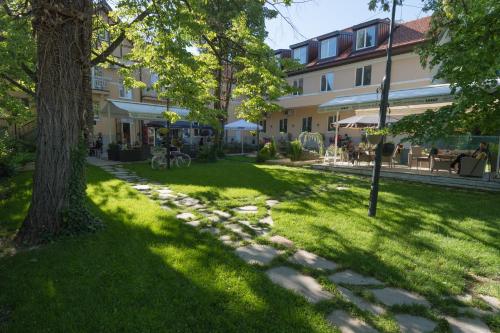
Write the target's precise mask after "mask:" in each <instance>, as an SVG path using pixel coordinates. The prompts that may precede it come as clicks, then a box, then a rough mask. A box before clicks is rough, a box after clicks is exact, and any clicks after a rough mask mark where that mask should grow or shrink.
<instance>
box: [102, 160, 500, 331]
mask: <svg viewBox="0 0 500 333" xmlns="http://www.w3.org/2000/svg"><path fill="white" fill-rule="evenodd" d="M101 168H102V169H103V170H105V171H107V172H109V173H111V174H113V175H114V176H115V177H116V178H119V179H121V180H123V181H125V182H127V183H129V184H130V185H131V186H132V188H134V189H135V190H137V191H139V192H141V193H142V194H144V195H146V196H148V197H149V198H150V199H151V200H156V199H159V200H161V201H156V202H158V203H159V204H160V207H161V208H162V209H164V210H167V211H173V210H175V211H176V212H177V215H176V218H177V219H179V220H181V221H183V222H184V223H185V224H186V225H189V226H191V227H193V228H196V229H197V230H198V231H199V232H201V233H208V234H211V235H212V236H214V237H217V238H218V239H219V240H220V241H221V242H222V243H223V244H225V245H227V246H230V247H232V248H234V249H235V250H234V252H235V254H236V255H237V256H238V257H240V258H241V259H242V260H244V261H245V262H247V263H249V264H257V265H261V266H267V265H270V264H271V263H272V262H273V260H274V259H275V258H277V257H279V256H282V255H283V254H284V253H285V251H280V250H277V249H276V248H274V247H272V246H269V245H260V244H256V243H255V240H254V238H255V237H258V236H265V235H266V234H267V233H269V232H270V228H272V226H273V224H274V221H273V218H272V217H271V208H272V207H274V206H276V205H278V204H280V201H278V200H274V199H268V200H266V201H265V206H266V207H267V215H266V216H265V217H264V218H261V219H260V220H259V225H255V224H252V223H250V222H249V221H235V218H233V216H232V214H231V213H229V212H225V211H222V210H217V209H214V208H215V207H210V206H211V203H210V202H201V201H200V200H198V199H195V198H191V197H189V196H188V195H187V194H184V193H177V192H174V191H172V190H171V189H169V188H168V187H165V186H164V185H162V184H160V183H156V182H150V181H148V180H147V179H144V178H142V177H138V176H137V175H136V174H135V173H134V172H132V171H129V170H126V169H124V168H122V167H120V166H117V165H113V166H101ZM330 187H331V189H337V190H339V191H344V190H349V187H347V186H341V185H332V186H330ZM319 189H320V190H321V188H319ZM325 190H330V189H327V188H325ZM302 192H304V191H302ZM304 193H305V194H300V193H299V194H297V193H292V192H290V191H287V192H286V193H285V194H286V196H283V197H281V198H279V199H280V200H290V199H293V197H301V196H303V195H312V194H313V193H312V192H310V191H307V192H304ZM170 206H177V207H178V208H171V207H170ZM258 210H259V208H258V207H257V206H255V205H248V206H241V207H237V208H235V209H233V210H232V212H234V213H238V214H256V213H257V212H258ZM197 216H203V221H204V223H202V221H200V220H199V219H198V217H197ZM207 221H208V224H207ZM224 222H225V223H224ZM216 224H218V225H219V226H222V227H224V228H225V230H227V231H229V232H231V233H232V234H233V235H229V234H222V233H223V230H221V229H219V228H217V227H215V225H216ZM245 229H248V230H249V231H247V230H245ZM242 240H243V241H244V242H243V241H242ZM268 241H269V242H270V243H271V244H274V245H278V246H281V247H285V248H287V249H292V248H294V246H295V245H294V243H293V241H291V240H289V239H287V238H285V237H283V236H279V235H274V236H272V237H269V238H268ZM242 244H245V245H244V246H243V245H242ZM287 260H288V261H289V262H291V263H293V264H296V265H300V266H303V267H306V268H309V269H314V270H317V271H318V273H320V274H326V272H328V271H329V270H335V269H337V268H338V267H337V265H336V264H335V263H334V262H332V261H329V260H327V259H325V258H322V257H320V256H318V255H316V254H314V253H311V252H307V251H305V250H300V249H299V250H297V251H295V253H294V254H293V255H292V256H290V257H289V258H287ZM265 274H266V275H267V276H268V277H269V279H270V280H271V281H272V282H274V283H275V284H277V285H280V286H282V287H283V288H285V289H288V290H291V291H293V292H295V293H297V294H299V295H301V296H303V297H304V298H305V299H307V300H308V301H309V302H311V303H317V302H320V301H326V300H330V299H332V298H334V295H333V294H332V293H330V292H328V291H327V290H325V289H324V288H323V287H322V285H321V284H320V283H319V282H318V281H317V280H316V279H314V278H313V277H311V276H308V275H306V274H303V273H301V272H299V271H297V270H295V269H293V268H291V267H288V266H277V267H272V266H271V267H270V268H268V269H267V270H266V272H265ZM325 277H326V276H325ZM328 280H329V281H330V282H332V283H333V284H334V285H335V287H336V289H337V291H338V293H339V294H340V297H342V298H343V299H344V300H346V301H347V302H350V303H352V304H354V305H355V306H356V307H357V308H359V309H360V310H363V311H366V312H368V313H370V314H371V315H375V316H382V315H390V314H388V313H387V311H386V309H385V308H384V307H383V306H381V305H379V304H373V303H372V302H370V301H369V300H367V299H365V298H364V297H361V296H358V295H356V294H355V293H354V292H353V291H351V290H350V289H348V288H344V287H342V286H341V285H347V286H356V288H371V287H373V286H383V285H384V284H383V282H381V281H379V280H377V279H375V278H373V277H370V276H364V275H361V274H359V273H356V272H354V271H351V270H344V271H341V272H337V273H334V274H331V275H329V276H328ZM350 288H351V287H350ZM364 290H366V291H369V292H371V293H372V294H373V296H374V297H375V299H376V300H377V301H378V302H380V303H382V304H384V305H385V306H388V307H391V306H394V305H410V306H411V305H420V306H424V307H430V306H431V305H430V303H429V302H428V301H427V300H426V299H425V298H424V297H422V296H420V295H417V294H414V293H412V292H410V291H406V290H403V289H396V288H388V287H386V288H382V289H373V288H372V289H364ZM478 297H479V298H480V299H481V300H483V301H484V302H486V303H487V304H488V305H489V306H490V307H491V309H492V311H486V310H481V309H478V308H475V307H471V306H470V307H457V311H458V312H459V313H467V314H472V315H474V316H477V317H481V316H486V315H491V314H493V313H495V312H499V311H500V301H499V300H498V299H496V298H494V297H491V296H486V295H479V296H478ZM451 298H453V299H455V300H458V301H460V302H462V303H465V304H467V303H470V302H472V300H473V297H472V296H471V295H465V296H452V297H451ZM391 316H393V317H394V319H395V320H396V322H397V323H398V325H399V327H400V330H401V332H402V333H407V332H409V333H413V332H419V333H425V332H431V331H433V330H434V329H435V328H436V327H437V323H436V322H434V321H432V320H430V319H428V318H424V317H419V316H414V315H409V314H404V313H400V314H396V315H391ZM444 318H445V319H446V320H447V321H448V323H449V326H450V329H451V331H452V332H453V333H491V331H490V329H489V328H488V326H487V325H486V324H485V323H484V322H483V321H482V320H480V319H479V318H475V319H474V318H470V317H449V316H448V317H444ZM326 319H327V321H328V322H329V323H330V324H331V325H334V326H336V327H338V328H339V329H340V331H341V332H342V333H373V332H377V331H376V330H375V329H374V328H373V327H371V326H370V325H368V324H367V323H365V322H364V321H363V320H360V319H359V318H356V317H353V316H352V315H351V314H349V313H347V312H346V311H344V310H335V311H333V312H331V313H330V314H329V315H328V316H327V318H326Z"/></svg>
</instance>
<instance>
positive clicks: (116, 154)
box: [108, 142, 120, 161]
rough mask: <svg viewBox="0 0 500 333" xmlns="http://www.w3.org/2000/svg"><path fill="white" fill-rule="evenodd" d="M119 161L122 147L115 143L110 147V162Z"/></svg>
mask: <svg viewBox="0 0 500 333" xmlns="http://www.w3.org/2000/svg"><path fill="white" fill-rule="evenodd" d="M119 159H120V146H119V145H118V144H117V143H115V142H111V143H110V144H109V145H108V160H112V161H118V160H119Z"/></svg>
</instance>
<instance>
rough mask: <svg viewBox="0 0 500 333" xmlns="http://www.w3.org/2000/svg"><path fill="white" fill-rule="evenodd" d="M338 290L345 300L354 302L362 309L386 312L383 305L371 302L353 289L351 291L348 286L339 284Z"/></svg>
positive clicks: (375, 312) (374, 312)
mask: <svg viewBox="0 0 500 333" xmlns="http://www.w3.org/2000/svg"><path fill="white" fill-rule="evenodd" d="M337 290H338V291H339V293H340V295H341V296H342V297H343V298H344V299H345V300H347V301H348V302H351V303H353V304H354V305H356V306H357V307H358V308H360V309H361V310H364V311H368V312H370V313H372V314H374V315H383V314H385V313H386V311H385V309H384V308H383V307H381V306H380V305H377V304H373V303H370V302H368V301H367V300H365V299H363V298H361V297H359V296H356V295H355V294H354V293H353V292H352V291H350V290H349V289H347V288H344V287H339V286H338V287H337Z"/></svg>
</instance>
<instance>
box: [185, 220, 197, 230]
mask: <svg viewBox="0 0 500 333" xmlns="http://www.w3.org/2000/svg"><path fill="white" fill-rule="evenodd" d="M186 224H187V225H189V226H191V227H194V228H196V227H198V226H199V225H200V221H188V222H186Z"/></svg>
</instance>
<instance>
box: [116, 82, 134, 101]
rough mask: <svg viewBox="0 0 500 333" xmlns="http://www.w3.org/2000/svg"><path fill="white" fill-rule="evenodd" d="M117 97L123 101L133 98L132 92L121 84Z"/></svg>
mask: <svg viewBox="0 0 500 333" xmlns="http://www.w3.org/2000/svg"><path fill="white" fill-rule="evenodd" d="M118 90H119V96H120V98H123V99H132V98H134V94H133V92H132V89H130V88H127V87H125V85H124V84H123V83H122V84H120V86H119V89H118Z"/></svg>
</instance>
